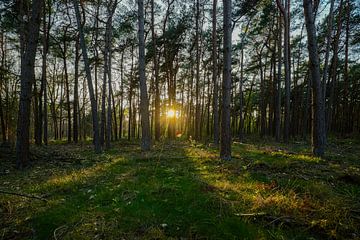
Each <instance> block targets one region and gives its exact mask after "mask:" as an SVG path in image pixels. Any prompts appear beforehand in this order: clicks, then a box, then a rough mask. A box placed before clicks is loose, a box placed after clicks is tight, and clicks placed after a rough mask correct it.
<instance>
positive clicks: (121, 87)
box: [119, 50, 125, 139]
mask: <svg viewBox="0 0 360 240" xmlns="http://www.w3.org/2000/svg"><path fill="white" fill-rule="evenodd" d="M124 52H125V50H124V51H123V52H122V53H121V60H120V77H121V83H120V109H119V111H120V114H119V138H120V139H121V138H122V135H123V119H124V110H123V105H124Z"/></svg>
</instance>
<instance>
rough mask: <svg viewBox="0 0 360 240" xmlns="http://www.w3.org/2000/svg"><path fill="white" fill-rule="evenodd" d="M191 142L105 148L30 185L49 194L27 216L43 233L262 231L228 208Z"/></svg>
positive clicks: (222, 235) (198, 235)
mask: <svg viewBox="0 0 360 240" xmlns="http://www.w3.org/2000/svg"><path fill="white" fill-rule="evenodd" d="M185 148H186V146H185V145H183V144H181V143H173V144H170V145H168V144H166V145H160V146H156V147H154V149H153V150H152V151H151V152H149V153H144V152H141V151H140V150H139V149H138V148H137V147H134V146H115V147H114V148H113V149H112V150H110V151H108V152H106V153H105V154H104V156H106V157H107V158H108V159H107V160H105V162H104V161H99V162H98V163H96V164H93V165H91V166H89V167H85V168H80V169H76V170H70V171H68V173H67V174H63V175H57V176H55V177H50V178H47V179H45V180H44V182H43V183H41V184H39V185H38V186H34V187H33V188H32V189H31V191H32V192H33V193H46V194H48V198H49V203H48V204H47V205H45V206H44V205H41V204H38V203H35V204H33V205H32V209H31V210H30V211H31V212H30V213H29V214H30V216H29V218H28V219H27V220H26V221H24V222H22V223H21V224H24V225H29V226H31V228H32V231H33V236H34V238H36V239H49V238H52V237H53V236H54V235H55V236H56V238H58V239H59V238H63V237H65V238H68V239H89V238H95V237H97V238H101V239H104V238H105V239H112V238H121V237H123V238H125V239H133V238H142V239H159V238H160V239H167V238H169V237H174V238H180V237H184V238H189V239H204V238H211V239H233V238H243V239H255V238H258V237H259V236H262V235H263V233H262V232H261V231H259V229H257V228H255V227H254V226H251V225H250V224H247V223H245V222H244V221H242V220H241V219H240V218H239V217H237V216H235V215H234V214H232V213H231V212H229V209H228V206H226V205H224V204H223V202H222V201H221V200H220V199H219V198H218V196H217V190H216V189H213V188H212V187H211V186H210V185H208V184H207V183H206V182H205V181H204V180H203V179H201V177H199V175H198V172H199V170H198V169H197V167H196V166H195V165H194V159H191V157H189V156H187V153H186V152H185V151H184V149H185ZM130 150H131V151H130ZM82 154H83V155H87V153H82ZM87 157H90V156H87ZM11 237H15V238H16V234H15V235H12V236H11Z"/></svg>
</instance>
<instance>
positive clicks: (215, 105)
mask: <svg viewBox="0 0 360 240" xmlns="http://www.w3.org/2000/svg"><path fill="white" fill-rule="evenodd" d="M216 9H217V0H213V9H212V56H211V57H212V80H213V84H214V97H213V117H214V144H215V145H216V146H218V145H219V105H218V104H219V103H218V102H219V97H218V95H219V85H218V81H217V79H218V72H217V68H218V65H217V62H218V61H217V59H218V56H217V33H216V21H217V18H216V13H217V11H216Z"/></svg>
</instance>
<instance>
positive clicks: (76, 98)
mask: <svg viewBox="0 0 360 240" xmlns="http://www.w3.org/2000/svg"><path fill="white" fill-rule="evenodd" d="M79 60H80V55H79V38H77V39H76V43H75V76H74V78H75V84H74V106H73V110H74V113H73V127H74V142H75V143H77V142H78V140H79V128H78V122H79V120H78V105H79Z"/></svg>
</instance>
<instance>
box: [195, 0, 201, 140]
mask: <svg viewBox="0 0 360 240" xmlns="http://www.w3.org/2000/svg"><path fill="white" fill-rule="evenodd" d="M195 4H196V19H195V26H196V27H195V28H196V33H195V34H196V36H195V41H196V42H195V48H196V84H195V98H196V106H195V140H200V131H199V130H200V99H199V94H200V46H199V42H200V34H199V21H200V3H199V0H196V3H195Z"/></svg>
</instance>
